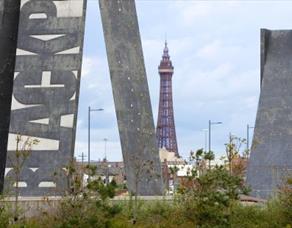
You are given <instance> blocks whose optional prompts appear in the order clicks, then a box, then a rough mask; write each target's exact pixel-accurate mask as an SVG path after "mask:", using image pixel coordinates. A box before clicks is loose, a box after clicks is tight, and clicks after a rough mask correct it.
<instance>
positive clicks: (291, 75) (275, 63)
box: [247, 29, 292, 198]
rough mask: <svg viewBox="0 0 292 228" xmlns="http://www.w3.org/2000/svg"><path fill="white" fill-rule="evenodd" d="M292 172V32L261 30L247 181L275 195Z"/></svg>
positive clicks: (256, 192) (258, 192) (261, 194)
mask: <svg viewBox="0 0 292 228" xmlns="http://www.w3.org/2000/svg"><path fill="white" fill-rule="evenodd" d="M291 171H292V30H266V29H262V30H261V93H260V99H259V104H258V111H257V117H256V124H255V132H254V138H253V145H252V149H251V156H250V160H249V164H248V171H247V182H248V184H249V185H250V187H251V188H252V195H254V196H258V197H262V198H268V197H270V196H272V195H274V194H275V192H276V190H277V188H278V187H279V186H280V185H281V184H282V183H283V180H285V177H287V175H290V174H291Z"/></svg>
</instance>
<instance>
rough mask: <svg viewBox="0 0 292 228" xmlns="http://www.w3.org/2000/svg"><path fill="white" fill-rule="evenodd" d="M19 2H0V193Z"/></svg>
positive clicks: (11, 0) (7, 0)
mask: <svg viewBox="0 0 292 228" xmlns="http://www.w3.org/2000/svg"><path fill="white" fill-rule="evenodd" d="M19 6H20V0H0V104H1V105H0V107H1V111H0V120H1V121H0V139H1V141H0V192H2V190H3V183H4V173H5V163H6V154H7V140H8V131H9V121H10V108H11V95H12V87H13V76H14V64H15V53H16V43H17V31H18V20H19Z"/></svg>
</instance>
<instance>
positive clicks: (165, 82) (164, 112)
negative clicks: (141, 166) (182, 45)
mask: <svg viewBox="0 0 292 228" xmlns="http://www.w3.org/2000/svg"><path fill="white" fill-rule="evenodd" d="M173 69H174V68H173V66H172V62H171V60H170V56H169V54H168V47H167V42H165V47H164V50H163V55H162V60H161V62H160V65H159V67H158V71H159V74H160V96H159V111H158V119H157V127H156V137H157V142H158V147H159V148H165V149H167V150H168V151H170V152H174V153H175V155H176V156H177V157H179V154H178V149H177V141H176V133H175V124H174V114H173V101H172V75H173Z"/></svg>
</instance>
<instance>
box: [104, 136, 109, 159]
mask: <svg viewBox="0 0 292 228" xmlns="http://www.w3.org/2000/svg"><path fill="white" fill-rule="evenodd" d="M103 141H104V158H105V160H106V157H107V156H106V143H107V141H108V139H107V138H104V139H103Z"/></svg>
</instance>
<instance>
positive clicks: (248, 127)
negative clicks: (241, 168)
mask: <svg viewBox="0 0 292 228" xmlns="http://www.w3.org/2000/svg"><path fill="white" fill-rule="evenodd" d="M253 128H254V127H250V126H249V124H248V125H247V126H246V151H247V152H248V151H249V130H250V129H253Z"/></svg>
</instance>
